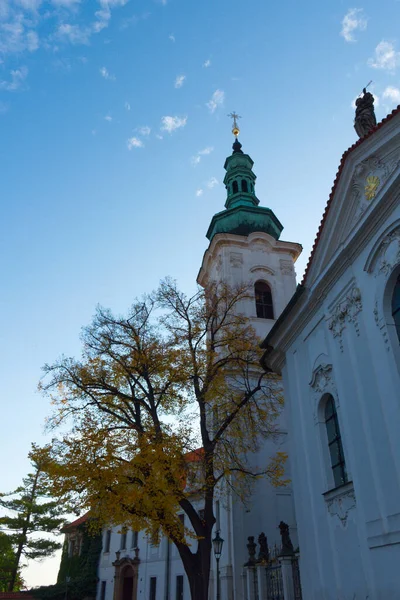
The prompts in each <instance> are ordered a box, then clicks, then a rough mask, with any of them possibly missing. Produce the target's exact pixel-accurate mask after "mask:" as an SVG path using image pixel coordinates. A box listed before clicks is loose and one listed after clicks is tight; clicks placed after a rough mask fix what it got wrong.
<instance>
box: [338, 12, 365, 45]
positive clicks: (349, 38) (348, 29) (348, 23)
mask: <svg viewBox="0 0 400 600" xmlns="http://www.w3.org/2000/svg"><path fill="white" fill-rule="evenodd" d="M365 29H367V19H366V18H365V16H364V11H363V9H362V8H349V10H348V11H347V14H345V16H344V17H343V21H342V31H341V32H340V35H341V36H343V37H344V39H345V40H346V42H355V41H356V40H355V38H354V35H353V32H354V31H357V30H358V31H364V30H365Z"/></svg>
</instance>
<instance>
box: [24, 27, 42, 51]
mask: <svg viewBox="0 0 400 600" xmlns="http://www.w3.org/2000/svg"><path fill="white" fill-rule="evenodd" d="M26 48H27V50H29V52H34V51H35V50H37V49H38V48H39V36H38V34H37V33H36V31H28V33H27V34H26Z"/></svg>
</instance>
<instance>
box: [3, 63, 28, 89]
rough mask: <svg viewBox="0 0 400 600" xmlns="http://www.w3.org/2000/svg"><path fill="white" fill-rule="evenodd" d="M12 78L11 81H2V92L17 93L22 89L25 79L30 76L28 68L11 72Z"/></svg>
mask: <svg viewBox="0 0 400 600" xmlns="http://www.w3.org/2000/svg"><path fill="white" fill-rule="evenodd" d="M10 75H11V78H10V80H9V81H0V90H6V91H7V92H15V91H16V90H18V89H19V88H21V87H22V86H23V84H24V81H25V79H26V78H27V76H28V69H27V67H20V68H19V69H15V70H14V71H10Z"/></svg>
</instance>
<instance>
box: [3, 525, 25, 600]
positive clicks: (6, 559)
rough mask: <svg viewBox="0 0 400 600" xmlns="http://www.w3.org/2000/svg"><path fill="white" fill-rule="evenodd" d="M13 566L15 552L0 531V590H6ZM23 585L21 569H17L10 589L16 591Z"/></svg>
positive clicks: (8, 540) (7, 589)
mask: <svg viewBox="0 0 400 600" xmlns="http://www.w3.org/2000/svg"><path fill="white" fill-rule="evenodd" d="M14 567H15V552H14V549H13V545H12V543H11V540H10V539H9V537H8V536H7V535H6V534H5V533H2V532H0V592H8V591H10V590H9V584H10V578H11V573H12V571H13V569H14ZM23 585H24V582H23V579H22V577H21V569H18V572H17V577H16V579H15V583H14V587H13V589H12V590H11V591H13V592H18V591H19V590H21V589H22V587H23Z"/></svg>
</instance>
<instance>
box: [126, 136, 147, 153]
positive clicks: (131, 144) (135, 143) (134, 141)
mask: <svg viewBox="0 0 400 600" xmlns="http://www.w3.org/2000/svg"><path fill="white" fill-rule="evenodd" d="M126 145H127V146H128V150H132V148H143V146H144V144H143V142H142V140H139V138H137V137H131V138H129V139H128V140H127V142H126Z"/></svg>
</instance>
